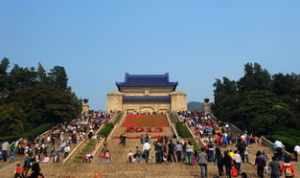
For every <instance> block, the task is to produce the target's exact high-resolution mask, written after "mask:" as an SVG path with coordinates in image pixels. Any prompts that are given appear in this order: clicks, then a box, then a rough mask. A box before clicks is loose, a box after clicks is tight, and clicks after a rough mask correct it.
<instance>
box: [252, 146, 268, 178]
mask: <svg viewBox="0 0 300 178" xmlns="http://www.w3.org/2000/svg"><path fill="white" fill-rule="evenodd" d="M255 165H256V173H257V176H258V177H259V178H263V177H264V168H265V166H266V159H265V156H264V155H263V154H262V153H261V152H260V151H258V152H257V153H256V159H255Z"/></svg>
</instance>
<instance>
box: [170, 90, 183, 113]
mask: <svg viewBox="0 0 300 178" xmlns="http://www.w3.org/2000/svg"><path fill="white" fill-rule="evenodd" d="M170 96H171V111H173V112H178V111H186V110H187V102H186V94H185V93H183V92H172V93H171V94H170Z"/></svg>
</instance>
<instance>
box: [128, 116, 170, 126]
mask: <svg viewBox="0 0 300 178" xmlns="http://www.w3.org/2000/svg"><path fill="white" fill-rule="evenodd" d="M123 127H126V128H131V127H132V128H162V127H169V123H168V120H167V117H166V116H165V115H145V114H139V115H134V114H129V115H127V116H126V118H125V121H124V123H123Z"/></svg>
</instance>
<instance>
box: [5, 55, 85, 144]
mask: <svg viewBox="0 0 300 178" xmlns="http://www.w3.org/2000/svg"><path fill="white" fill-rule="evenodd" d="M80 110H81V102H80V100H79V99H78V98H77V97H76V95H75V94H74V93H73V92H72V90H71V88H70V87H69V86H68V77H67V74H66V71H65V69H64V67H61V66H55V67H53V68H52V69H51V70H50V71H49V72H47V71H46V70H45V69H44V67H43V66H42V65H41V64H38V66H37V67H36V68H34V67H31V68H27V67H21V66H19V65H13V66H10V61H9V60H8V59H7V58H4V59H2V60H1V63H0V140H12V139H16V138H18V137H21V136H29V137H33V136H35V135H38V134H40V133H41V132H43V131H45V130H47V129H49V127H51V126H53V125H54V124H56V123H60V122H65V121H70V120H71V119H73V118H75V117H76V116H77V115H78V114H79V113H80Z"/></svg>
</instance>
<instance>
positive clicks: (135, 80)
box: [116, 73, 178, 90]
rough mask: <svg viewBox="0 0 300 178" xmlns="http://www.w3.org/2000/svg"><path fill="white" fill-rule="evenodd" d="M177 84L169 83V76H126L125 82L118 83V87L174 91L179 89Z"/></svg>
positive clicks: (127, 74)
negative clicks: (169, 89)
mask: <svg viewBox="0 0 300 178" xmlns="http://www.w3.org/2000/svg"><path fill="white" fill-rule="evenodd" d="M177 84H178V83H177V82H170V81H169V74H168V73H166V74H159V75H132V74H129V73H126V74H125V81H124V82H117V83H116V85H117V87H118V88H119V89H120V87H172V88H173V90H175V89H176V87H177Z"/></svg>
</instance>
